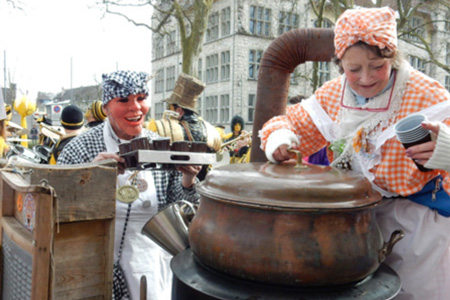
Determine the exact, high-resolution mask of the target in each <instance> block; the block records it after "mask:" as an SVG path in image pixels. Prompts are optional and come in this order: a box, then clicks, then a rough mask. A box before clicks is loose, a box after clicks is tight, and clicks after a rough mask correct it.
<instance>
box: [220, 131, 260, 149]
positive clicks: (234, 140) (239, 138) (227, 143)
mask: <svg viewBox="0 0 450 300" xmlns="http://www.w3.org/2000/svg"><path fill="white" fill-rule="evenodd" d="M251 135H252V132H251V131H250V132H247V133H243V134H241V135H240V136H238V137H237V138H235V139H233V140H231V141H228V142H226V143H222V146H221V147H220V148H221V149H223V148H225V147H227V146H229V145H231V146H230V148H231V149H235V148H236V142H237V141H239V140H243V139H245V138H247V137H249V136H251Z"/></svg>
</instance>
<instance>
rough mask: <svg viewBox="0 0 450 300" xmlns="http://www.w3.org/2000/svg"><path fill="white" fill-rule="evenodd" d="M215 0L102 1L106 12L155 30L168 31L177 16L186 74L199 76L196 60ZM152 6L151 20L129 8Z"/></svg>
mask: <svg viewBox="0 0 450 300" xmlns="http://www.w3.org/2000/svg"><path fill="white" fill-rule="evenodd" d="M215 1H216V0H184V1H183V0H172V1H169V0H159V1H155V0H140V1H132V0H130V1H129V2H124V1H120V0H103V2H102V3H101V5H103V6H104V7H105V12H106V13H108V14H113V15H117V16H120V17H122V18H124V19H126V20H127V21H129V22H131V23H133V24H134V25H136V26H142V27H145V28H147V29H149V30H150V31H152V32H153V33H155V34H159V35H167V34H168V33H169V30H168V28H170V22H171V20H172V19H174V20H176V22H177V25H178V30H179V34H180V44H181V52H182V57H183V62H182V70H183V72H184V73H186V74H190V75H193V76H197V69H196V65H197V64H196V63H195V62H196V61H197V60H198V57H199V55H200V53H201V51H202V45H203V38H204V36H205V32H206V29H207V26H208V16H209V12H210V10H211V7H212V5H213V4H214V2H215ZM144 6H151V7H153V9H154V11H155V13H154V16H153V17H152V18H150V16H149V20H150V19H152V20H153V22H151V24H149V23H145V22H138V21H136V20H135V19H133V18H132V17H131V16H129V15H128V14H127V13H126V11H127V9H129V8H139V7H144Z"/></svg>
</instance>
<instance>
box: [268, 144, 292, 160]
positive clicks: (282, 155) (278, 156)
mask: <svg viewBox="0 0 450 300" xmlns="http://www.w3.org/2000/svg"><path fill="white" fill-rule="evenodd" d="M290 148H292V147H290V146H288V145H286V144H283V145H281V146H280V147H278V148H277V149H276V150H275V152H274V153H273V154H272V157H273V159H275V160H276V161H278V162H283V161H285V160H289V159H291V158H292V155H291V154H290V153H289V152H288V149H290Z"/></svg>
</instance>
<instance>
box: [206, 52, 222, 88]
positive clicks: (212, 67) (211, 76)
mask: <svg viewBox="0 0 450 300" xmlns="http://www.w3.org/2000/svg"><path fill="white" fill-rule="evenodd" d="M205 80H206V83H212V82H217V81H218V80H219V55H218V54H213V55H209V56H207V57H206V79H205Z"/></svg>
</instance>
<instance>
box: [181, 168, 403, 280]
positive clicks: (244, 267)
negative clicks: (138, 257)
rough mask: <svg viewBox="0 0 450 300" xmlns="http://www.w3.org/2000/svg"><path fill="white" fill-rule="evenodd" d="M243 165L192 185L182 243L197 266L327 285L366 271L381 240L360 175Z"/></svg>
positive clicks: (381, 252) (385, 248) (384, 249)
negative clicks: (195, 201)
mask: <svg viewBox="0 0 450 300" xmlns="http://www.w3.org/2000/svg"><path fill="white" fill-rule="evenodd" d="M295 166H296V165H295V163H284V164H276V165H275V164H270V163H261V162H255V163H248V164H237V165H236V164H235V165H227V166H222V167H219V168H215V169H213V170H212V171H210V172H209V173H208V175H207V176H206V179H205V180H204V181H203V182H202V183H200V184H199V185H198V186H197V191H198V192H199V193H200V196H201V198H200V206H199V209H198V211H197V214H196V215H195V217H194V219H193V220H192V222H191V225H190V227H189V243H190V245H191V248H192V251H193V252H194V253H195V255H196V257H197V258H198V259H199V261H200V262H202V263H203V264H205V265H207V266H208V267H211V268H212V269H215V270H218V271H220V272H224V273H226V274H229V275H232V276H236V277H238V278H241V279H248V280H254V281H258V282H265V283H275V284H281V285H296V286H330V285H340V284H345V283H349V282H355V281H358V280H361V279H363V278H365V277H366V276H368V275H369V274H372V273H373V272H374V271H375V270H376V269H377V268H378V267H379V265H380V263H381V262H382V261H380V257H381V258H382V259H384V257H385V256H386V255H388V254H389V252H390V250H391V249H392V247H393V244H395V242H396V241H398V240H399V239H400V238H401V236H400V233H398V234H396V235H395V236H394V237H393V238H392V240H391V241H389V242H387V243H385V242H384V241H383V239H382V236H381V233H380V230H379V228H378V225H377V223H376V219H375V216H374V214H375V213H374V209H373V208H374V207H375V206H376V205H377V203H378V202H379V201H380V200H381V196H380V194H378V193H377V192H373V191H372V188H371V185H370V183H369V182H368V180H367V179H365V178H364V177H363V176H361V175H359V174H357V173H353V172H349V171H342V170H338V169H335V168H332V167H323V166H315V165H308V166H307V168H300V169H298V168H296V167H295Z"/></svg>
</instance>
